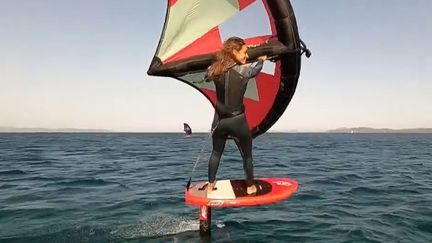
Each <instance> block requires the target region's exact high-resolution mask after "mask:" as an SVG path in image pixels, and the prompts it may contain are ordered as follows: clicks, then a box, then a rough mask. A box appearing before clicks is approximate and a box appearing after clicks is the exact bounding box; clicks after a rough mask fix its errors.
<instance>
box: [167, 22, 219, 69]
mask: <svg viewBox="0 0 432 243" xmlns="http://www.w3.org/2000/svg"><path fill="white" fill-rule="evenodd" d="M221 48H222V41H221V36H220V32H219V28H218V27H214V28H213V29H211V30H210V31H209V32H207V33H206V34H204V35H203V36H201V37H200V38H198V39H196V40H195V41H194V42H192V43H191V44H189V45H188V46H186V47H185V48H183V49H181V50H180V51H179V52H177V53H176V54H174V55H172V56H170V57H169V58H167V59H166V60H165V61H164V62H163V63H164V64H166V63H169V62H173V61H178V60H182V59H185V58H190V57H192V56H197V55H202V54H208V53H213V52H217V51H218V50H220V49H221Z"/></svg>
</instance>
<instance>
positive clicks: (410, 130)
mask: <svg viewBox="0 0 432 243" xmlns="http://www.w3.org/2000/svg"><path fill="white" fill-rule="evenodd" d="M327 132H329V133H432V128H408V129H390V128H371V127H351V128H346V127H343V128H338V129H333V130H327Z"/></svg>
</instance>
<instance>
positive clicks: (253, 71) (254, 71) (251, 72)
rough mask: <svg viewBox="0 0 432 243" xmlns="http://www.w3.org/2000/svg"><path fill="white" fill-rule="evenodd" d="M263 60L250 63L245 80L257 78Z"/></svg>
mask: <svg viewBox="0 0 432 243" xmlns="http://www.w3.org/2000/svg"><path fill="white" fill-rule="evenodd" d="M263 64H264V60H262V59H259V60H258V61H257V62H254V63H251V64H250V65H249V67H248V70H247V72H246V73H245V77H246V78H253V77H255V76H257V75H258V74H259V73H260V72H261V70H262V68H263Z"/></svg>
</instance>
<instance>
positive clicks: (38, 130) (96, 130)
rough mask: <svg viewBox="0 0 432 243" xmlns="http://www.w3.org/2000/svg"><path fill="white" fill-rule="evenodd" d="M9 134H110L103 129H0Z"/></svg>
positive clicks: (0, 131) (1, 131)
mask: <svg viewBox="0 0 432 243" xmlns="http://www.w3.org/2000/svg"><path fill="white" fill-rule="evenodd" d="M9 132H11V133H12V132H14V133H15V132H53V133H55V132H63V133H80V132H95V133H99V132H111V131H109V130H105V129H77V128H59V129H49V128H17V127H0V133H9Z"/></svg>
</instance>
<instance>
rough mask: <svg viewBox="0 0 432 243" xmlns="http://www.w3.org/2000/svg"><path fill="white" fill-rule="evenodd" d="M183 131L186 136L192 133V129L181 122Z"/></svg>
mask: <svg viewBox="0 0 432 243" xmlns="http://www.w3.org/2000/svg"><path fill="white" fill-rule="evenodd" d="M183 131H184V132H185V135H187V136H189V135H191V134H192V129H191V127H190V126H189V125H188V124H187V123H183Z"/></svg>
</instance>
